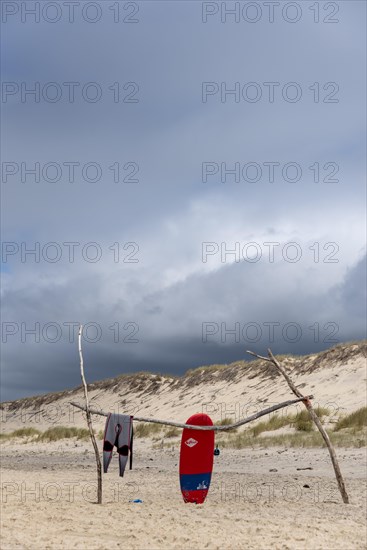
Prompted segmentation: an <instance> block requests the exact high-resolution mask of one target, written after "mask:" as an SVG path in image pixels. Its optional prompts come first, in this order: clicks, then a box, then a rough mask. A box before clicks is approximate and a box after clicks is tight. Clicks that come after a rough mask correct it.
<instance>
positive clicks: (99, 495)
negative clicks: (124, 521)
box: [78, 325, 102, 504]
mask: <svg viewBox="0 0 367 550" xmlns="http://www.w3.org/2000/svg"><path fill="white" fill-rule="evenodd" d="M82 331H83V325H80V326H79V339H78V341H79V357H80V374H81V377H82V382H83V386H84V396H85V411H86V415H87V423H88V428H89V433H90V438H91V441H92V444H93V448H94V453H95V455H96V463H97V503H98V504H102V465H101V458H100V456H99V450H98V445H97V442H96V438H95V435H94V431H93V424H92V416H91V411H90V408H89V398H88V387H87V383H86V381H85V376H84V362H83V353H82Z"/></svg>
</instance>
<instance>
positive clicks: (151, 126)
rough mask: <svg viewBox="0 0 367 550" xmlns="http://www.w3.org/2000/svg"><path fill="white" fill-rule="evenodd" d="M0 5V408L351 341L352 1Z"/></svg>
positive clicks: (361, 172) (359, 141)
mask: <svg viewBox="0 0 367 550" xmlns="http://www.w3.org/2000/svg"><path fill="white" fill-rule="evenodd" d="M1 9H2V12H1V18H2V19H1V21H2V23H1V26H2V38H1V74H2V96H1V114H2V136H1V137H2V147H1V195H2V222H1V223H2V225H1V237H2V264H1V275H2V284H1V294H2V320H1V329H2V330H1V332H2V336H1V338H2V352H1V382H2V390H1V400H3V401H5V400H11V399H17V398H20V397H24V396H29V395H35V394H40V393H46V392H49V391H59V390H64V389H66V388H71V387H74V386H76V385H78V384H79V383H80V371H79V356H78V349H77V330H78V325H79V324H80V323H82V324H83V325H84V328H83V351H84V360H85V369H86V377H87V380H88V381H90V382H92V381H94V380H98V379H103V378H107V377H113V376H117V375H120V374H124V373H131V372H136V371H152V372H160V373H170V374H182V373H184V372H185V371H186V370H187V369H189V368H194V367H197V366H200V365H206V364H213V363H229V362H232V361H235V360H240V359H246V358H248V359H250V357H249V356H247V355H246V350H248V349H250V350H253V351H255V352H257V353H260V354H266V349H267V348H268V347H271V349H272V350H273V352H275V353H292V354H305V353H314V352H317V351H320V350H323V349H327V348H329V347H330V346H332V345H335V344H337V343H339V342H345V341H350V340H357V339H362V338H365V335H366V310H365V303H366V290H365V280H366V245H365V231H366V214H365V207H366V187H365V182H366V178H365V172H366V153H365V151H366V105H365V97H366V69H365V67H366V53H365V52H366V26H365V21H366V4H365V3H364V2H362V1H353V0H349V1H348V2H347V1H339V2H319V3H315V2H308V1H299V2H284V1H280V2H270V3H269V2H265V1H264V2H226V3H223V2H200V1H155V0H148V1H145V2H144V1H143V2H141V1H140V2H120V1H112V0H111V1H110V0H104V1H99V2H85V1H83V0H79V1H78V2H66V1H65V2H61V1H54V2H47V1H46V2H17V1H9V2H7V1H4V2H2V3H1ZM231 10H232V12H231Z"/></svg>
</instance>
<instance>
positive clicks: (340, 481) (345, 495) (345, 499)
mask: <svg viewBox="0 0 367 550" xmlns="http://www.w3.org/2000/svg"><path fill="white" fill-rule="evenodd" d="M247 353H249V354H250V355H254V356H255V357H258V358H259V359H264V360H265V361H270V362H271V363H273V365H275V366H276V368H277V369H278V370H279V372H280V373H281V374H282V375H283V376H284V378H285V379H286V381H287V384H288V386H289V387H290V389H291V390H292V392H293V393H294V394H295V395H296V396H297V397H299V398H302V397H303V399H302V401H303V403H304V405H305V407H306V409H307V410H308V413H309V415H310V417H311V418H312V420H313V421H314V423H315V424H316V426H317V428H318V430H319V432H320V433H321V435H322V437H323V440H324V441H325V443H326V446H327V448H328V450H329V454H330V458H331V462H332V465H333V468H334V472H335V477H336V480H337V482H338V486H339V491H340V494H341V496H342V499H343V502H344V503H345V504H349V497H348V493H347V491H346V488H345V483H344V479H343V476H342V474H341V471H340V468H339V463H338V460H337V458H336V454H335V450H334V447H333V445H332V443H331V441H330V438H329V436H328V434H327V432H326V430H325V428H324V426H323V425H322V424H321V422H320V419H319V417H318V416H317V414H316V413H315V409H314V408H313V407H312V404H311V401H309V399H308V397H306V396H303V395H302V393H301V392H300V391H299V389H298V388H297V387H296V386H295V384H294V383H293V381H292V380H291V378H290V376H289V375H288V373H287V372H286V370H285V368H284V367H283V366H282V365H281V364H280V363H279V361H278V360H277V359H276V358H275V357H274V355H273V353H272V351H271V349H270V348H269V349H268V357H262V356H261V355H257V353H253V352H252V351H247Z"/></svg>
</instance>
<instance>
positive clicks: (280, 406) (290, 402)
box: [70, 395, 313, 432]
mask: <svg viewBox="0 0 367 550" xmlns="http://www.w3.org/2000/svg"><path fill="white" fill-rule="evenodd" d="M306 399H313V395H308V396H307V397H302V398H298V399H291V400H288V401H283V402H282V403H278V404H277V405H273V406H272V407H269V408H267V409H264V410H262V411H259V412H257V413H254V414H252V415H251V416H249V417H248V418H243V419H242V420H239V421H238V422H235V423H234V424H228V425H226V426H193V425H190V424H181V423H180V422H173V421H172V420H157V419H156V418H143V417H141V416H134V420H135V421H137V422H152V423H153V424H164V425H166V426H175V427H176V428H190V429H191V430H200V431H214V432H225V431H227V430H233V429H235V428H238V427H239V426H243V425H244V424H248V423H249V422H252V421H253V420H256V419H257V418H260V417H261V416H265V415H266V414H270V413H272V412H274V411H278V410H279V409H283V408H284V407H289V405H294V404H295V403H299V402H300V401H304V400H306ZM70 405H73V407H77V408H78V409H81V410H82V411H85V410H86V408H85V407H83V406H82V405H79V403H75V402H74V401H70ZM89 412H90V413H92V414H99V415H100V416H108V413H105V412H103V411H98V410H96V409H91V408H89Z"/></svg>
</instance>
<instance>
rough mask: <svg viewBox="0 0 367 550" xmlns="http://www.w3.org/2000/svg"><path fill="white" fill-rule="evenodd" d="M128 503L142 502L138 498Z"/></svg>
mask: <svg viewBox="0 0 367 550" xmlns="http://www.w3.org/2000/svg"><path fill="white" fill-rule="evenodd" d="M130 502H143V501H142V500H140V498H136V499H135V500H130Z"/></svg>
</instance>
